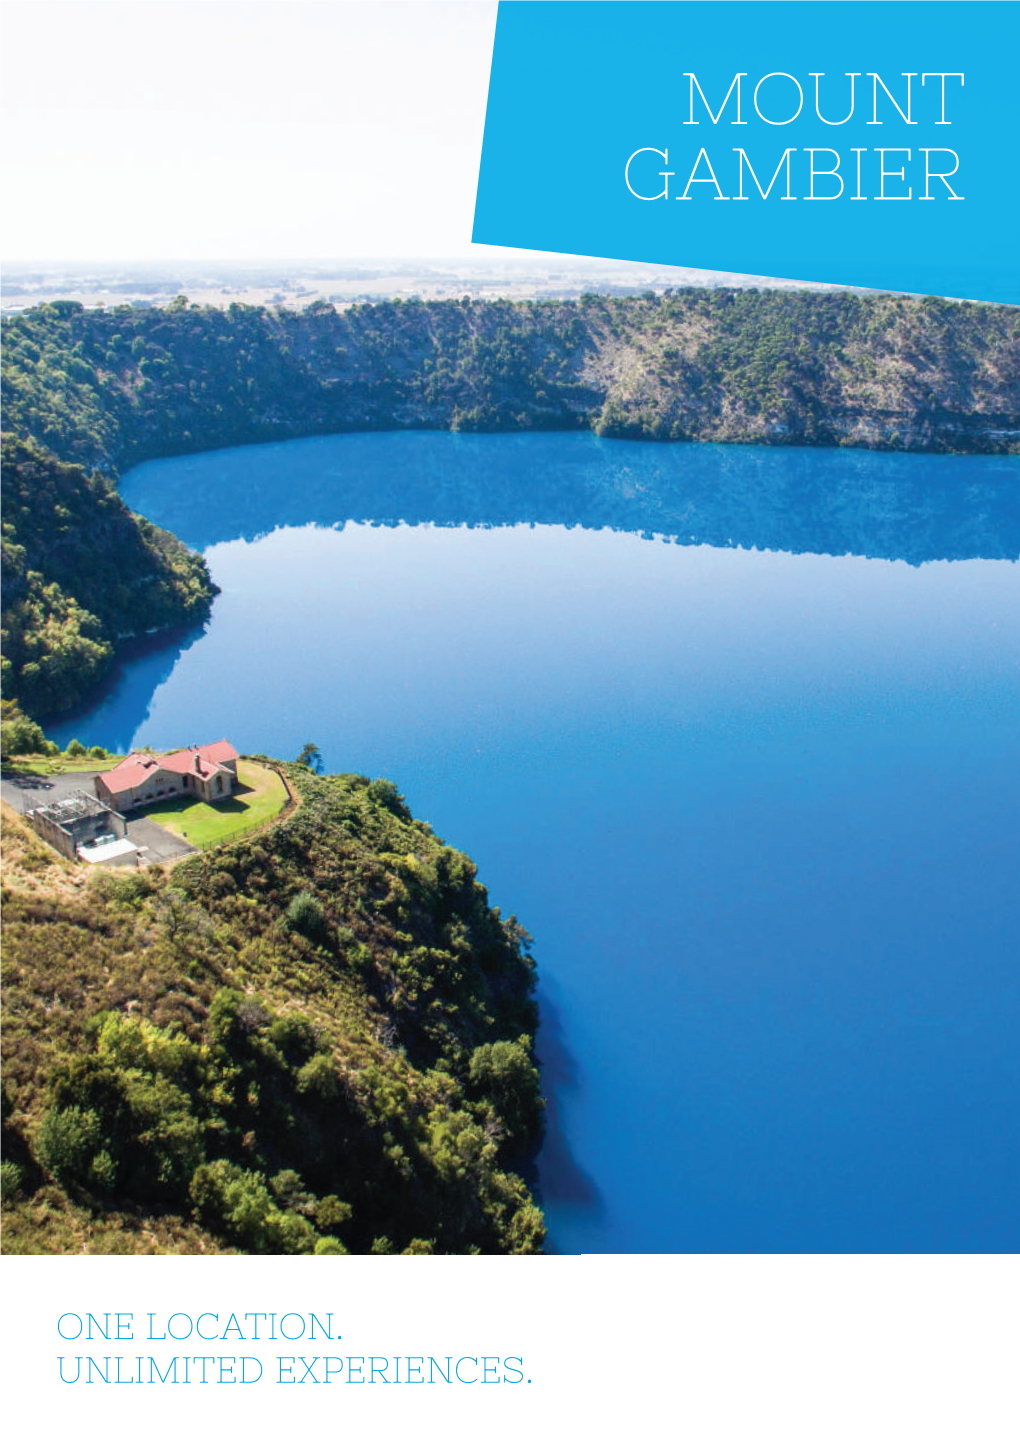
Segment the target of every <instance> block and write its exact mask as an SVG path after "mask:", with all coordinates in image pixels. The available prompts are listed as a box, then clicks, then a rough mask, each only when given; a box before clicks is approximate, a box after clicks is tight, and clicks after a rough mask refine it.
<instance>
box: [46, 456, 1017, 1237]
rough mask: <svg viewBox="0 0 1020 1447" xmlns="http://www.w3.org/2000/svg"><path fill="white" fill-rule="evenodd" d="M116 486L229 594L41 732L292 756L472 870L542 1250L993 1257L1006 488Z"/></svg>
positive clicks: (1007, 669) (641, 465) (774, 460)
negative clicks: (541, 1214)
mask: <svg viewBox="0 0 1020 1447" xmlns="http://www.w3.org/2000/svg"><path fill="white" fill-rule="evenodd" d="M122 491H123V494H124V496H125V498H126V500H127V501H128V503H129V505H130V506H132V507H133V508H135V509H137V510H138V511H140V512H143V513H144V514H146V515H147V516H148V517H150V518H152V519H153V520H154V521H156V522H158V523H161V524H163V525H164V526H167V527H170V528H172V529H173V530H174V531H175V532H176V533H177V534H178V535H179V536H180V537H182V538H183V539H184V540H185V541H186V542H188V543H190V544H191V545H192V546H195V547H200V548H202V549H203V550H205V552H206V554H207V556H208V559H209V563H210V566H211V569H212V572H213V576H214V577H215V579H216V581H217V582H218V583H219V585H220V587H221V588H222V590H223V591H222V594H221V595H220V597H218V598H217V599H216V602H215V605H214V608H213V614H212V620H211V622H210V624H209V625H208V626H207V627H206V628H205V629H202V630H197V631H196V632H195V633H193V634H191V635H189V636H187V637H186V638H183V639H178V640H176V642H174V643H173V644H172V646H169V647H167V648H165V649H162V650H161V651H159V652H156V653H152V654H149V655H147V656H144V657H140V658H136V659H135V660H133V661H131V662H130V663H128V664H126V665H125V666H124V667H123V668H122V669H121V671H120V673H119V675H118V677H117V679H116V681H115V684H114V686H113V688H112V689H111V690H110V691H109V692H108V694H107V696H106V697H105V699H103V700H101V701H99V702H97V703H96V705H95V706H94V707H93V708H92V709H91V710H90V711H89V712H88V713H87V714H85V715H79V716H77V717H75V718H73V719H69V720H65V721H64V722H63V723H62V724H61V725H60V726H59V727H53V728H51V733H53V735H54V736H55V737H57V738H58V739H60V740H61V741H63V742H66V741H67V740H68V739H69V738H71V737H72V736H75V735H76V736H78V737H80V738H81V739H82V740H83V741H84V742H86V743H90V744H91V743H103V744H105V745H107V747H109V748H111V749H117V750H123V749H126V748H128V747H129V746H131V745H146V744H151V745H154V746H156V747H168V746H176V745H179V744H180V743H181V742H182V741H183V742H188V741H190V740H192V739H202V738H205V737H209V738H219V737H221V736H223V735H226V736H227V737H229V738H230V740H231V741H232V742H233V743H234V744H235V745H236V746H237V747H238V748H240V749H242V750H258V751H264V752H266V753H269V754H273V755H277V756H280V757H283V758H293V757H294V756H295V755H296V754H297V752H298V751H299V749H300V748H301V746H302V745H303V744H304V743H305V742H306V741H308V740H311V741H313V742H315V743H317V744H318V745H319V747H320V748H321V750H322V753H323V756H324V760H325V763H326V767H327V769H329V770H338V771H342V770H352V771H356V772H361V773H366V774H370V775H383V776H385V777H388V778H392V779H394V780H395V781H396V782H397V784H398V786H399V788H400V789H401V791H402V792H403V793H404V795H405V797H406V798H407V801H408V803H409V805H410V807H411V808H412V810H413V811H414V813H415V814H417V815H418V816H419V817H422V818H426V819H428V820H430V822H431V823H432V825H433V827H434V828H435V829H436V831H437V832H438V833H439V834H440V835H441V836H442V837H444V838H445V839H447V840H448V841H449V842H450V843H452V844H455V845H456V846H458V847H460V848H463V849H464V850H466V851H467V852H468V853H469V854H471V855H472V857H473V858H474V859H475V860H476V861H477V862H478V864H479V870H480V877H481V878H482V879H483V880H484V882H485V883H486V884H487V885H488V887H489V891H490V896H491V898H492V900H493V902H494V903H496V904H498V905H499V906H500V907H501V908H502V909H503V910H504V911H505V912H510V911H512V912H514V913H515V914H517V916H518V917H519V918H520V919H521V920H522V922H523V923H524V924H525V925H526V927H527V928H528V929H529V930H530V931H531V933H532V934H533V935H534V937H535V954H536V958H537V959H538V962H539V967H540V971H541V995H540V1001H541V1006H542V1010H543V1028H542V1032H541V1035H540V1040H539V1053H540V1056H541V1059H542V1063H543V1080H544V1088H545V1092H546V1094H547V1096H548V1098H549V1102H550V1129H549V1134H548V1138H547V1141H546V1144H545V1147H544V1149H543V1152H542V1155H541V1157H540V1160H539V1189H540V1193H541V1197H542V1200H543V1204H544V1207H545V1210H546V1214H547V1219H548V1221H549V1226H550V1236H551V1246H552V1248H553V1249H555V1250H558V1251H569V1252H576V1251H600V1252H601V1251H623V1252H629V1251H641V1252H646V1251H692V1252H694V1251H697V1252H700V1251H708V1252H715V1251H737V1252H741V1251H971V1250H981V1251H1002V1250H1016V1249H1018V1247H1020V1108H1018V1107H1020V1050H1018V1048H1017V1046H1018V1040H1020V1028H1018V1027H1020V984H1018V968H1017V967H1018V963H1020V960H1018V955H1020V951H1018V948H1017V937H1018V932H1017V922H1018V921H1017V916H1018V902H1020V900H1018V894H1020V890H1018V879H1020V769H1018V763H1020V729H1018V719H1020V566H1018V564H1017V562H1016V561H1015V560H1016V558H1017V556H1018V553H1020V467H1018V465H1017V463H1016V461H1015V460H1012V459H988V458H977V459H975V458H970V459H963V458H924V457H918V456H908V457H904V456H898V457H893V456H887V455H880V454H867V453H860V452H852V453H847V452H840V451H809V450H792V449H791V450H780V449H757V448H719V447H699V446H685V445H671V446H665V447H664V446H661V445H655V444H636V443H620V442H607V441H602V440H598V439H596V438H593V437H590V436H587V435H584V436H582V435H550V436H541V435H537V436H536V435H531V436H514V437H460V436H450V435H446V434H429V433H411V434H382V435H372V436H353V437H340V438H324V439H322V438H320V439H312V440H309V441H306V442H297V443H288V444H283V445H278V446H267V447H260V448H245V449H236V450H231V451H226V452H219V453H212V454H206V455H203V456H199V457H189V458H180V459H174V460H169V461H165V462H160V463H152V464H147V465H145V466H144V467H141V468H138V469H136V470H135V471H134V472H132V473H130V474H129V475H128V476H127V477H125V479H124V481H123V486H122ZM666 538H669V539H671V541H665V540H664V539H666Z"/></svg>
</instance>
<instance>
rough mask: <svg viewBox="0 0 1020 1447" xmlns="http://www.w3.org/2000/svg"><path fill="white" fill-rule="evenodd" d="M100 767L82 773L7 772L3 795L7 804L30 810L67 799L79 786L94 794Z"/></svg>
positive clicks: (0, 786) (0, 781)
mask: <svg viewBox="0 0 1020 1447" xmlns="http://www.w3.org/2000/svg"><path fill="white" fill-rule="evenodd" d="M101 773H102V770H101V769H96V770H95V771H94V772H90V771H88V770H82V772H81V773H80V774H76V773H67V774H47V775H46V776H45V777H44V776H42V775H40V774H5V775H4V776H3V778H2V779H0V798H2V799H3V801H4V803H5V804H10V805H11V806H12V808H15V809H17V811H18V813H19V814H27V813H28V811H29V809H38V808H39V807H40V805H42V804H56V803H57V802H58V800H60V799H66V798H67V796H68V794H73V793H74V791H75V790H76V789H83V790H84V791H85V793H86V794H91V795H92V797H93V798H95V794H96V790H95V781H96V778H97V777H98V775H99V774H101Z"/></svg>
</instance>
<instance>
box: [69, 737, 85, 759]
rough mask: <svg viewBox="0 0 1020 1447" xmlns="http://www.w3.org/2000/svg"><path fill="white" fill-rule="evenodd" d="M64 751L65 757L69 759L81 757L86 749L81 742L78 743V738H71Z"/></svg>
mask: <svg viewBox="0 0 1020 1447" xmlns="http://www.w3.org/2000/svg"><path fill="white" fill-rule="evenodd" d="M64 752H65V753H66V754H67V757H68V758H69V759H83V758H84V757H85V755H86V753H87V752H88V750H87V749H86V747H85V745H84V744H83V743H80V742H79V741H78V739H72V740H71V742H70V743H69V744H68V746H67V748H66V749H65V750H64Z"/></svg>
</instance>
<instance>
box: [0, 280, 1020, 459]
mask: <svg viewBox="0 0 1020 1447" xmlns="http://www.w3.org/2000/svg"><path fill="white" fill-rule="evenodd" d="M4 341H5V347H4V351H5V362H4V368H5V370H4V384H5V393H6V398H7V416H8V426H10V427H12V428H13V429H14V430H15V431H16V432H17V433H18V434H19V435H21V436H24V437H32V438H34V439H35V440H36V441H37V442H38V443H40V444H42V445H44V446H46V447H49V448H51V449H52V450H53V451H54V452H55V453H56V454H57V455H58V456H60V457H62V458H64V459H65V460H67V461H78V462H82V463H84V464H86V465H88V466H99V467H101V468H104V469H106V470H110V469H117V468H122V467H125V466H127V465H130V464H131V463H134V462H138V461H140V460H143V459H146V458H152V457H157V456H165V455H168V454H171V453H176V452H188V451H197V450H200V449H203V448H211V447H222V446H228V445H233V444H237V443H247V442H259V441H265V440H270V439H282V438H288V437H298V436H308V435H311V434H314V433H327V432H337V431H353V430H365V429H379V428H394V427H434V428H449V427H453V428H463V429H477V430H485V431H496V430H518V429H537V428H559V429H564V428H575V427H582V428H588V427H591V428H595V429H596V430H598V431H599V432H602V433H605V434H606V435H610V436H619V437H647V438H658V439H670V438H673V439H677V438H686V439H697V440H703V441H716V442H720V441H735V442H783V443H791V442H797V443H818V444H828V445H831V444H837V443H850V444H852V445H857V446H866V447H896V448H904V449H914V450H922V451H947V450H949V451H963V452H967V451H974V452H997V451H1009V450H1016V449H1017V448H1018V447H1020V310H1017V309H1016V308H1012V307H1005V306H990V305H980V304H973V303H964V302H948V301H944V300H940V299H938V298H935V297H923V298H922V297H902V296H887V295H855V294H852V293H849V292H810V291H763V292H758V291H737V290H725V289H719V290H705V289H697V288H690V289H685V290H681V291H677V292H673V293H670V294H667V295H665V296H663V297H654V296H648V297H645V298H637V297H622V298H620V297H617V298H607V297H587V298H583V299H582V300H580V301H578V302H541V303H539V302H520V303H511V302H502V301H492V302H471V301H468V300H464V301H461V302H456V301H447V302H419V301H406V302H392V303H383V304H380V305H375V306H353V307H350V308H349V309H348V310H346V311H343V312H337V311H336V310H335V309H334V308H333V307H332V306H330V305H329V304H328V303H325V302H319V303H315V304H313V305H312V306H310V307H308V308H307V309H306V310H304V311H301V312H287V311H271V310H267V309H265V308H261V307H250V306H239V305H233V306H230V307H229V308H228V309H227V310H226V311H222V310H219V309H217V308H212V307H205V308H202V307H195V306H189V305H187V303H186V302H185V301H184V299H183V298H181V299H179V301H178V302H177V303H175V304H173V305H172V306H171V307H169V308H166V309H162V310H161V309H157V308H152V309H144V310H140V309H134V308H131V307H127V306H125V307H116V308H114V309H112V310H110V311H102V310H89V311H85V310H83V309H82V308H81V307H80V306H79V305H78V304H75V303H70V302H63V303H57V304H52V305H48V306H42V307H37V308H35V309H33V310H30V311H27V312H23V313H21V314H20V315H18V316H16V317H13V318H11V319H10V320H9V321H8V322H7V323H6V324H5V334H4Z"/></svg>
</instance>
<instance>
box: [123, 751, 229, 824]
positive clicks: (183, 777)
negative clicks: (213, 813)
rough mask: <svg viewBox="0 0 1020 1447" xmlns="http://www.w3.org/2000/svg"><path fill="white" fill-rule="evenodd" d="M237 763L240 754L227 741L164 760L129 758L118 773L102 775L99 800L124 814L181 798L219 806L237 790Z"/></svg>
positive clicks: (148, 756)
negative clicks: (167, 800)
mask: <svg viewBox="0 0 1020 1447" xmlns="http://www.w3.org/2000/svg"><path fill="white" fill-rule="evenodd" d="M237 759H238V754H237V750H236V749H235V748H234V747H233V745H232V744H229V743H228V742H227V740H226V739H219V740H218V741H217V742H216V743H214V744H202V745H201V746H200V745H198V744H193V745H192V746H191V748H190V749H178V750H177V752H176V753H173V754H164V755H163V756H162V757H158V756H157V755H155V754H140V753H134V754H128V756H127V758H126V759H124V760H123V762H122V763H119V764H118V765H117V767H116V768H115V769H109V770H107V772H106V773H105V774H100V775H99V777H98V778H97V779H96V796H97V797H98V798H99V799H100V800H101V801H102V802H103V803H104V804H108V805H109V806H110V808H111V809H116V810H118V811H119V812H120V813H121V814H124V813H127V812H128V810H130V809H140V808H142V806H143V805H145V804H153V803H155V802H156V801H157V800H159V799H170V798H174V797H178V796H180V795H184V796H185V797H189V798H192V799H202V800H204V802H205V803H207V804H215V803H217V802H218V801H219V800H221V799H227V798H229V797H230V795H231V794H232V793H233V792H234V789H235V788H236V786H237Z"/></svg>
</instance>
